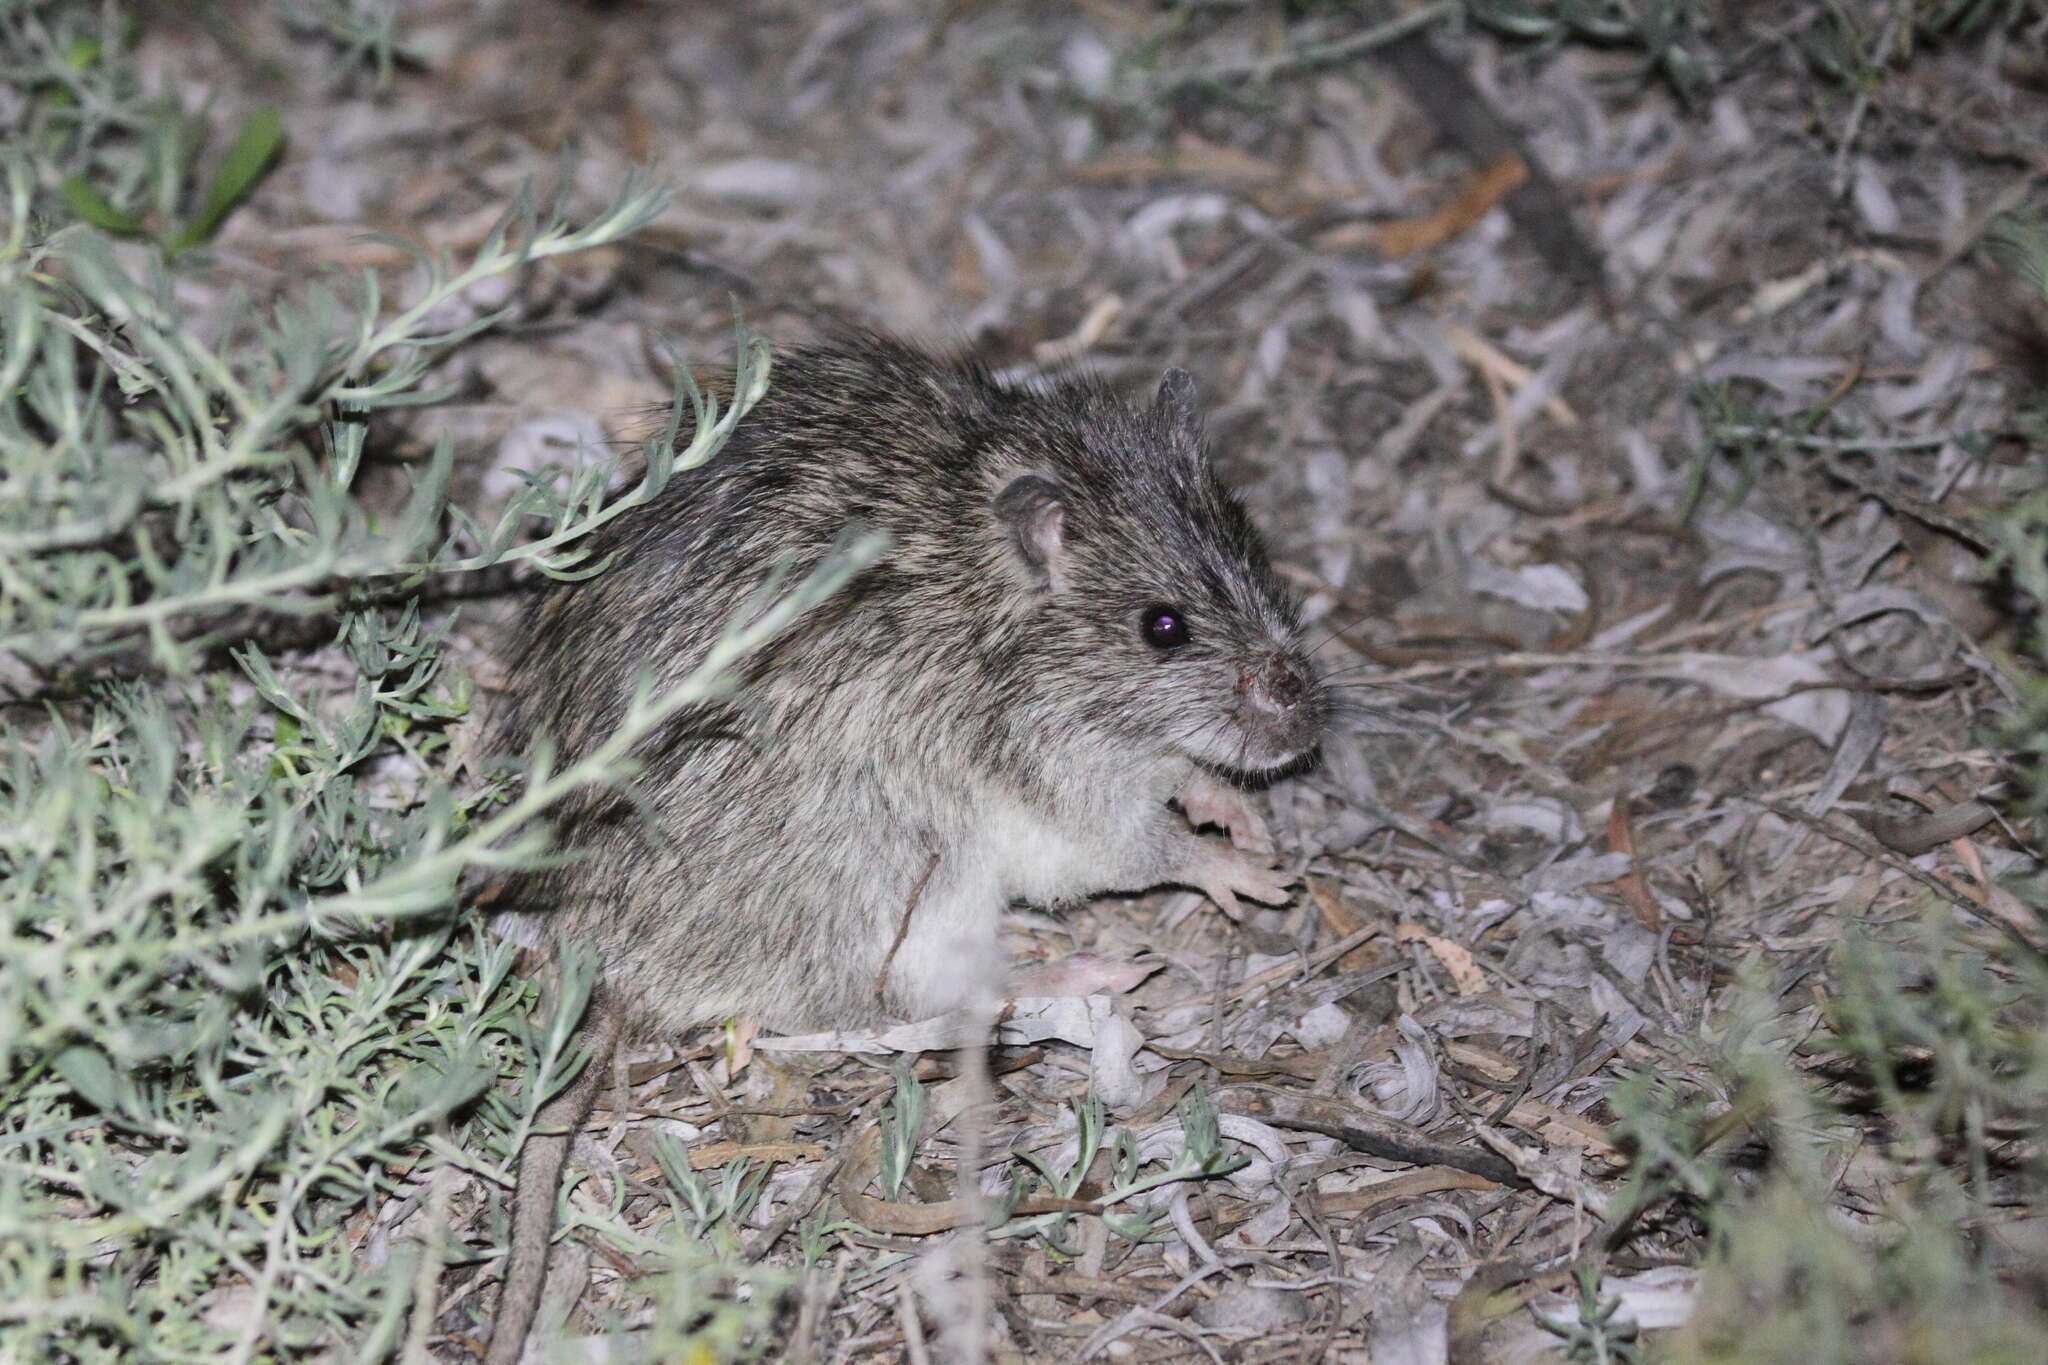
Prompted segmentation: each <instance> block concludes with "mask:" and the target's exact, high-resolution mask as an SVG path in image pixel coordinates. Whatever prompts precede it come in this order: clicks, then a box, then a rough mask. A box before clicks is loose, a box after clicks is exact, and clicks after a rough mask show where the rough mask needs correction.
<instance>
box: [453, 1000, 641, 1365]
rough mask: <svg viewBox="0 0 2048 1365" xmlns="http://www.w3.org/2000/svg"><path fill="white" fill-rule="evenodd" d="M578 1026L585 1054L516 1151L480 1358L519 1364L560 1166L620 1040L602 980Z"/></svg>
mask: <svg viewBox="0 0 2048 1365" xmlns="http://www.w3.org/2000/svg"><path fill="white" fill-rule="evenodd" d="M581 1032H582V1034H583V1038H584V1045H585V1047H586V1048H588V1050H589V1060H587V1061H586V1062H584V1064H583V1070H582V1072H581V1073H580V1074H578V1075H577V1077H576V1079H575V1081H573V1082H572V1083H571V1084H570V1086H569V1088H568V1089H567V1090H564V1091H563V1092H562V1093H561V1094H559V1095H557V1096H555V1097H554V1098H553V1099H551V1100H549V1101H548V1102H547V1103H546V1104H544V1105H542V1106H541V1111H540V1114H539V1115H538V1116H537V1118H536V1119H535V1121H534V1131H533V1132H532V1133H531V1134H529V1135H528V1137H527V1139H526V1145H525V1147H523V1148H522V1149H521V1150H520V1153H519V1172H518V1175H517V1176H516V1177H515V1179H514V1182H513V1186H512V1246H511V1249H510V1251H508V1252H507V1253H506V1256H505V1276H504V1287H503V1288H502V1289H501V1290H499V1292H498V1316H497V1318H496V1319H495V1320H494V1321H493V1322H492V1323H491V1344H490V1349H489V1350H487V1351H486V1352H485V1353H484V1365H519V1358H520V1356H521V1355H522V1354H524V1352H525V1349H526V1334H527V1333H528V1332H529V1331H531V1330H532V1328H533V1318H534V1314H535V1312H537V1311H538V1310H539V1308H540V1295H541V1290H542V1288H543V1287H545V1285H546V1284H547V1270H548V1247H549V1246H550V1245H551V1243H552V1239H553V1233H554V1230H555V1195H556V1193H557V1191H559V1190H560V1189H561V1186H562V1166H563V1163H564V1162H566V1161H567V1160H568V1158H569V1148H570V1145H571V1144H572V1143H574V1142H575V1140H576V1132H577V1130H578V1129H580V1128H581V1127H582V1126H583V1121H584V1120H585V1119H587V1118H589V1117H590V1110H591V1106H592V1105H593V1104H595V1103H596V1102H597V1091H598V1087H599V1086H601V1085H603V1084H604V1077H605V1076H606V1074H607V1073H609V1072H610V1070H611V1063H612V1053H613V1051H614V1050H615V1049H616V1048H617V1047H618V1043H619V1015H618V1011H616V1010H615V1009H613V1008H612V1007H611V1004H610V1002H609V1001H608V1000H607V999H606V998H605V992H604V988H603V987H602V986H599V987H597V988H596V989H595V990H593V991H592V992H591V996H590V1007H589V1009H588V1011H587V1012H586V1013H585V1014H584V1016H583V1027H582V1029H581Z"/></svg>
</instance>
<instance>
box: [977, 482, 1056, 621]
mask: <svg viewBox="0 0 2048 1365" xmlns="http://www.w3.org/2000/svg"><path fill="white" fill-rule="evenodd" d="M994 507H995V513H996V520H997V521H998V522H999V523H1001V525H1002V528H1003V530H1005V531H1006V532H1008V533H1009V537H1010V548H1011V549H1013V550H1014V551H1016V554H1017V561H1018V563H1019V564H1020V565H1021V566H1022V568H1023V569H1024V571H1025V572H1026V573H1027V574H1028V575H1029V576H1030V578H1031V580H1032V582H1034V583H1036V584H1037V585H1038V586H1039V587H1041V588H1048V589H1050V590H1051V591H1053V592H1059V591H1060V590H1061V589H1063V588H1065V587H1066V585H1067V583H1066V576H1065V575H1064V574H1063V573H1062V572H1061V565H1062V561H1063V559H1064V557H1065V549H1066V544H1065V539H1064V536H1065V532H1066V521H1067V507H1066V496H1065V494H1063V493H1062V492H1061V491H1060V486H1059V485H1058V484H1056V483H1054V482H1053V481H1052V480H1051V479H1049V478H1047V477H1046V476H1045V475H1043V474H1019V475H1018V476H1017V477H1016V478H1014V479H1011V480H1010V481H1009V482H1008V483H1006V484H1004V485H1003V486H1002V488H1001V489H999V490H997V492H996V496H995V503H994Z"/></svg>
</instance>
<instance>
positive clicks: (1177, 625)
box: [1138, 603, 1188, 649]
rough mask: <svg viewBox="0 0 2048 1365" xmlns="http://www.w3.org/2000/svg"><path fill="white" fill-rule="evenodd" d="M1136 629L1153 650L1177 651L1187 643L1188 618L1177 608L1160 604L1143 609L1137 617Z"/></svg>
mask: <svg viewBox="0 0 2048 1365" xmlns="http://www.w3.org/2000/svg"><path fill="white" fill-rule="evenodd" d="M1138 628H1139V631H1140V632H1141V633H1142V634H1143V635H1144V637H1145V643H1146V644H1148V645H1150V646H1152V648H1154V649H1178V648H1179V647H1180V646H1182V645H1184V644H1186V643H1187V642H1188V618H1187V617H1185V616H1183V615H1181V611H1180V608H1179V607H1169V606H1167V605H1165V604H1164V603H1161V604H1160V605H1158V606H1152V607H1147V608H1145V610H1144V613H1143V614H1142V615H1140V616H1139V617H1138Z"/></svg>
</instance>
